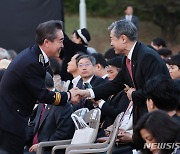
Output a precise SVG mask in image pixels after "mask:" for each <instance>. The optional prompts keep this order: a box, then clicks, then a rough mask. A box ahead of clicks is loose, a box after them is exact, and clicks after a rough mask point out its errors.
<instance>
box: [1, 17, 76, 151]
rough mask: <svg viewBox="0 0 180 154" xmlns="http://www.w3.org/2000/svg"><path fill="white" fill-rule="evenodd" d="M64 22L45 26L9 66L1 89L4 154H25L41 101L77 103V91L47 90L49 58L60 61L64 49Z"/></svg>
mask: <svg viewBox="0 0 180 154" xmlns="http://www.w3.org/2000/svg"><path fill="white" fill-rule="evenodd" d="M63 39H64V35H63V32H62V25H61V22H59V21H55V20H51V21H47V22H44V23H41V24H40V25H39V26H38V27H37V30H36V43H37V45H34V46H32V47H30V48H27V49H25V50H23V51H22V52H21V53H20V54H19V55H18V56H17V57H16V58H15V59H14V60H13V61H12V62H11V64H10V65H9V67H8V69H7V70H6V72H5V74H4V76H3V78H2V80H1V85H0V153H8V154H22V153H23V147H24V142H25V138H26V135H25V134H26V129H27V125H28V118H29V116H30V114H31V112H32V110H33V107H34V105H35V103H36V102H37V100H38V101H39V102H43V103H47V104H53V105H65V104H66V103H67V100H71V101H73V102H76V101H77V100H78V99H79V98H78V96H75V94H74V92H73V91H74V89H72V90H70V91H69V92H67V93H66V92H52V91H49V90H47V89H46V88H45V75H46V66H47V65H48V61H49V60H48V57H58V56H59V53H60V51H61V48H62V47H63Z"/></svg>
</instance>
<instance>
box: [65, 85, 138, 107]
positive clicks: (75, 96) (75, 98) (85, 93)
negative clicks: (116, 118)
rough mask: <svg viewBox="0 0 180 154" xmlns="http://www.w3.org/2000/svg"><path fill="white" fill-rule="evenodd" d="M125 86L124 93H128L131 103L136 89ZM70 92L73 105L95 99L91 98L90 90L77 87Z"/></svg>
mask: <svg viewBox="0 0 180 154" xmlns="http://www.w3.org/2000/svg"><path fill="white" fill-rule="evenodd" d="M124 86H125V88H124V91H125V92H126V94H127V97H128V99H129V100H130V101H131V100H132V92H134V91H135V90H136V89H135V88H132V87H129V86H128V85H126V84H124ZM69 92H70V94H71V102H72V103H73V104H77V103H78V102H79V101H80V99H81V98H90V99H94V97H92V96H91V93H90V90H89V89H86V90H84V89H83V90H82V89H79V88H77V87H75V88H72V89H71V90H69ZM92 93H93V94H94V92H93V91H92Z"/></svg>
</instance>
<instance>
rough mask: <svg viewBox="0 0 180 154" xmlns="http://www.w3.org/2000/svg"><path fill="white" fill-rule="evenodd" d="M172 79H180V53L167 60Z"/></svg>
mask: <svg viewBox="0 0 180 154" xmlns="http://www.w3.org/2000/svg"><path fill="white" fill-rule="evenodd" d="M166 63H167V64H168V69H169V73H170V75H171V78H172V79H180V54H178V55H173V56H171V57H170V58H169V59H167V60H166Z"/></svg>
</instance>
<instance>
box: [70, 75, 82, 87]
mask: <svg viewBox="0 0 180 154" xmlns="http://www.w3.org/2000/svg"><path fill="white" fill-rule="evenodd" d="M80 78H81V76H80V75H78V76H77V77H75V78H74V79H73V80H72V83H73V88H74V87H76V86H77V83H78V81H79V80H80Z"/></svg>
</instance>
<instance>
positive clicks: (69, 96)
mask: <svg viewBox="0 0 180 154" xmlns="http://www.w3.org/2000/svg"><path fill="white" fill-rule="evenodd" d="M66 93H67V96H68V99H67V101H70V99H71V94H70V92H69V91H68V92H66Z"/></svg>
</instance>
